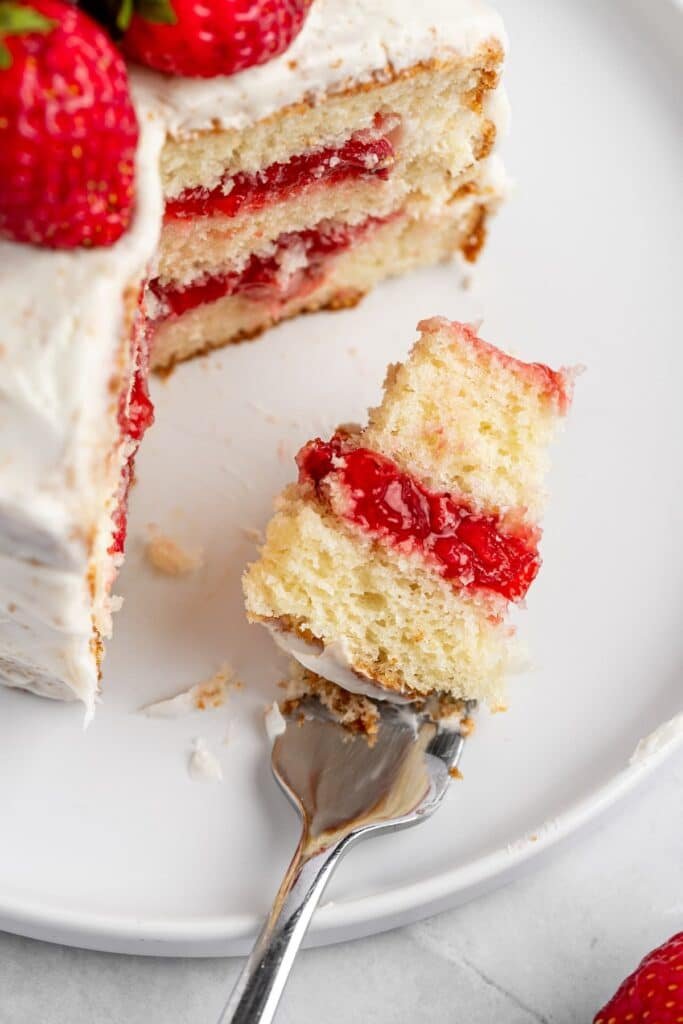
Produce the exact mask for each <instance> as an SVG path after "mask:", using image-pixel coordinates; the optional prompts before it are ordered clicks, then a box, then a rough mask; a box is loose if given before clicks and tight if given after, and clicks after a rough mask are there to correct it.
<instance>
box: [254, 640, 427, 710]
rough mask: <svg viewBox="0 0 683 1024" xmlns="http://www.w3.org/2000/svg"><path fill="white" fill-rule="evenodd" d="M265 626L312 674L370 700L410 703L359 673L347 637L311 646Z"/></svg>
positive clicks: (279, 643)
mask: <svg viewBox="0 0 683 1024" xmlns="http://www.w3.org/2000/svg"><path fill="white" fill-rule="evenodd" d="M265 625H266V626H267V627H268V630H269V631H270V633H271V635H272V637H273V639H274V641H275V643H276V644H277V645H278V647H279V648H280V649H281V650H283V651H284V652H285V653H286V654H290V655H291V656H292V657H293V658H296V660H297V661H298V662H299V664H300V665H303V667H304V668H307V669H308V670H309V672H315V674H316V675H318V676H321V677H322V678H323V679H327V680H328V681H329V682H331V683H336V684H337V686H341V688H342V689H343V690H348V691H349V693H357V694H360V696H362V697H370V699H371V700H388V701H391V703H392V704H409V703H410V700H411V698H410V697H405V696H403V695H402V694H400V693H397V692H396V691H395V690H388V689H386V688H385V687H383V686H379V685H378V683H376V682H375V681H374V680H373V679H370V678H369V677H368V676H366V675H364V674H363V673H362V672H359V670H358V669H357V668H355V667H354V665H353V658H352V656H351V653H350V651H349V646H348V643H347V642H346V640H345V639H344V638H343V637H342V639H341V640H337V641H335V642H334V643H330V644H327V645H325V646H320V647H319V646H316V645H315V644H310V643H308V642H307V641H306V640H304V639H303V638H302V637H300V636H298V635H297V634H296V633H292V632H290V631H288V630H283V629H278V628H277V626H274V625H272V624H271V623H266V624H265Z"/></svg>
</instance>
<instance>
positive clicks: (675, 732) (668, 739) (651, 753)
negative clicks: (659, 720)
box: [629, 712, 683, 765]
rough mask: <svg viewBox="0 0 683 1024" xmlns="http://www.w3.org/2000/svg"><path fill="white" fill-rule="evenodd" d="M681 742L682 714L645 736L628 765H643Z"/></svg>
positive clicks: (682, 734)
mask: <svg viewBox="0 0 683 1024" xmlns="http://www.w3.org/2000/svg"><path fill="white" fill-rule="evenodd" d="M681 742H683V712H681V713H680V714H679V715H676V716H675V717H674V718H670V719H669V721H668V722H664V723H663V724H662V725H660V726H658V728H657V729H655V730H654V731H653V732H651V733H650V734H649V735H648V736H645V737H644V738H643V739H642V740H640V742H639V743H638V746H637V747H636V749H635V750H634V751H633V753H632V754H631V757H630V760H629V764H636V765H644V764H646V763H647V762H648V761H650V760H651V758H653V757H655V756H656V755H658V754H660V753H662V752H663V751H664V750H666V749H668V747H670V746H672V745H673V744H678V743H681Z"/></svg>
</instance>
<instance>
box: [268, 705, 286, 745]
mask: <svg viewBox="0 0 683 1024" xmlns="http://www.w3.org/2000/svg"><path fill="white" fill-rule="evenodd" d="M263 722H264V725H265V727H266V732H267V734H268V739H269V740H270V742H271V743H274V742H275V740H276V739H277V738H278V736H282V734H283V732H284V731H285V730H286V728H287V721H286V719H285V717H284V715H283V714H282V712H281V711H280V705H279V704H278V702H277V701H273V703H272V704H271V705H270V707H269V708H268V709H267V710H266V713H265V715H264V716H263Z"/></svg>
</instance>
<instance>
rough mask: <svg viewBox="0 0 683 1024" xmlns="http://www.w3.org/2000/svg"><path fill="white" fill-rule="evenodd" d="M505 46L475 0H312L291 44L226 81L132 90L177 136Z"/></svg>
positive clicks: (163, 82) (162, 81)
mask: <svg viewBox="0 0 683 1024" xmlns="http://www.w3.org/2000/svg"><path fill="white" fill-rule="evenodd" d="M491 38H495V39H496V40H498V42H499V43H501V44H502V45H505V32H504V29H503V23H502V20H501V18H500V16H499V15H498V14H496V13H495V12H494V11H492V10H491V9H490V8H489V7H488V6H486V5H485V4H484V3H483V2H481V0H419V2H416V0H314V3H313V5H312V7H311V10H310V13H309V15H308V19H307V21H306V24H305V26H304V29H303V31H302V32H301V34H300V35H299V36H298V38H297V39H295V40H294V43H293V44H292V46H291V47H290V48H289V49H288V50H286V51H285V53H283V54H281V55H280V56H279V57H276V58H275V60H271V61H268V63H266V64H261V65H259V66H258V67H254V68H249V69H248V70H247V71H242V72H241V73H240V74H238V75H233V76H231V77H229V78H209V79H182V78H169V77H164V76H161V75H157V74H154V73H153V72H150V71H146V70H143V69H136V70H135V72H134V73H133V76H132V77H133V81H134V88H135V90H136V92H137V93H138V94H141V93H142V94H145V95H146V96H148V97H149V96H151V97H154V99H155V100H157V101H158V102H160V103H161V104H162V106H163V108H164V111H165V114H166V118H167V122H168V128H169V131H170V132H171V134H173V135H182V134H185V133H187V132H188V131H195V130H201V129H206V128H210V127H212V126H214V125H215V126H220V127H223V128H238V129H241V128H244V127H246V126H247V125H249V124H251V123H253V122H254V121H257V120H259V119H260V118H263V117H267V116H268V115H269V114H272V113H274V112H275V111H276V110H279V109H281V108H282V107H284V106H288V105H290V104H292V103H297V102H300V101H301V100H303V99H309V100H315V99H316V98H319V97H322V96H324V95H325V94H326V93H327V92H330V91H334V90H338V89H340V88H342V87H343V86H344V85H346V84H348V83H349V82H367V81H371V80H372V79H373V78H377V77H378V76H380V75H381V74H382V73H386V72H387V70H392V69H393V70H395V71H400V70H402V69H404V68H408V67H411V66H412V65H413V64H415V63H416V62H418V61H422V60H428V59H429V58H431V57H448V56H452V55H453V54H462V55H467V54H471V53H473V52H474V51H475V50H476V49H477V48H478V47H479V46H480V45H481V44H482V43H483V42H484V41H485V40H487V39H491Z"/></svg>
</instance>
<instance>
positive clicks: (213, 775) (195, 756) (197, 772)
mask: <svg viewBox="0 0 683 1024" xmlns="http://www.w3.org/2000/svg"><path fill="white" fill-rule="evenodd" d="M187 771H188V773H189V776H190V778H191V779H192V781H193V782H222V781H223V768H222V767H221V763H220V761H219V760H218V758H217V757H216V755H215V754H214V753H213V752H212V751H211V750H209V748H208V747H207V745H206V740H205V739H203V737H201V736H197V737H196V738H195V739H194V740H193V741H192V750H191V751H190V756H189V757H188V760H187Z"/></svg>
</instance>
